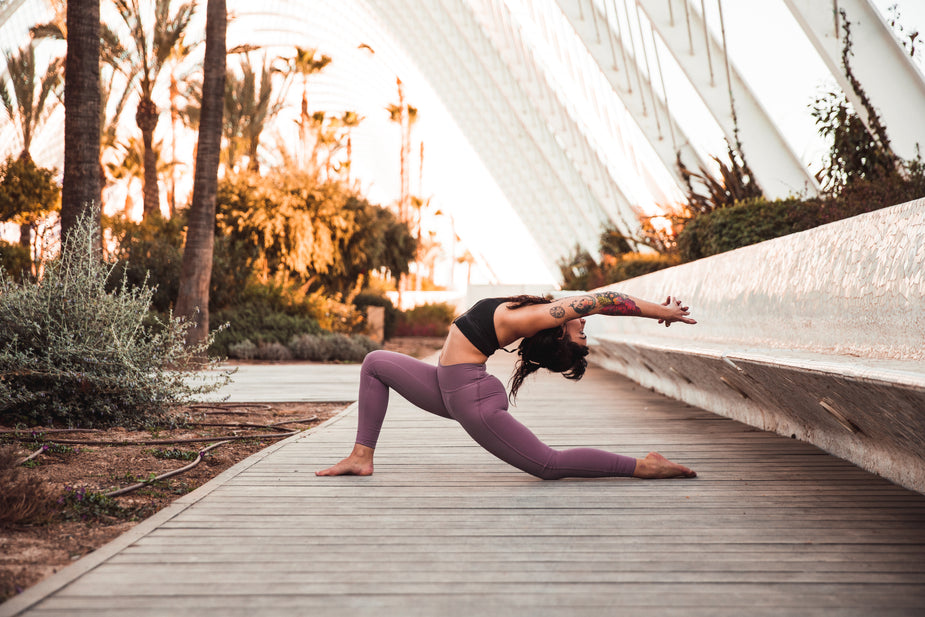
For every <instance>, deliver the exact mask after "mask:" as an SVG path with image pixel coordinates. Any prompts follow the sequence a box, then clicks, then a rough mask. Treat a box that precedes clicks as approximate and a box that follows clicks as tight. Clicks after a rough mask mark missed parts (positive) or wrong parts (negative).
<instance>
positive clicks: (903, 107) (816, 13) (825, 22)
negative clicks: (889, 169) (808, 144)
mask: <svg viewBox="0 0 925 617" xmlns="http://www.w3.org/2000/svg"><path fill="white" fill-rule="evenodd" d="M784 4H786V5H787V8H789V9H790V12H791V13H792V14H793V16H794V18H796V21H797V23H798V24H799V25H800V27H801V28H803V31H804V32H805V33H806V36H807V37H808V38H809V40H810V42H811V43H812V44H813V46H814V47H815V48H816V51H818V52H819V55H820V56H821V57H822V60H823V61H824V62H825V64H826V66H827V67H828V69H829V71H830V72H831V73H832V75H833V76H834V77H835V79H836V80H838V85H839V86H840V87H841V89H842V90H844V92H845V94H846V95H847V97H848V100H849V101H851V104H852V105H853V106H854V109H855V110H856V111H857V113H858V115H860V116H861V119H862V120H863V121H864V123H865V124H868V119H867V112H866V110H865V109H864V108H863V107H862V106H861V104H860V99H859V97H858V96H857V95H856V94H855V93H854V90H853V89H852V88H851V84H850V83H849V82H848V78H847V77H846V76H845V71H844V68H843V66H842V47H843V43H842V39H843V38H844V29H843V27H842V24H843V19H842V17H841V15H840V12H841V11H844V12H845V15H846V16H847V19H848V21H849V22H851V40H852V42H853V49H852V50H853V52H854V54H853V55H852V56H851V59H850V63H851V70H852V72H853V73H854V75H855V77H857V79H858V81H860V83H861V86H862V87H863V88H864V91H865V92H866V93H867V97H868V98H869V99H870V101H871V103H872V104H873V106H874V108H875V109H876V110H877V113H878V114H879V116H880V119H881V121H882V123H883V124H884V125H885V126H886V129H887V135H888V136H889V138H890V142H891V145H892V147H893V151H894V152H896V154H898V155H899V156H901V157H903V158H906V159H911V158H914V157H915V154H916V152H915V147H916V144H918V145H919V146H920V147H922V148H925V77H923V75H922V72H921V71H920V70H919V68H918V67H917V66H916V65H915V63H913V62H912V59H911V58H910V57H909V54H908V53H907V52H906V51H905V50H904V49H903V47H902V45H900V44H899V42H897V40H896V38H895V37H894V36H893V33H892V32H891V31H890V28H889V26H888V25H887V24H886V23H885V22H884V21H883V19H882V18H881V17H880V14H879V13H878V12H877V9H876V8H874V7H873V6H871V4H870V2H869V0H838V2H835V1H834V0H828V1H823V0H784ZM868 127H869V124H868Z"/></svg>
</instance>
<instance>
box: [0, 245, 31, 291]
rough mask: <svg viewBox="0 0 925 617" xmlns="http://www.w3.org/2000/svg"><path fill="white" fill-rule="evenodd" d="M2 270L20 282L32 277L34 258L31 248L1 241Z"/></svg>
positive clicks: (0, 262)
mask: <svg viewBox="0 0 925 617" xmlns="http://www.w3.org/2000/svg"><path fill="white" fill-rule="evenodd" d="M0 268H2V269H3V271H4V272H6V273H7V275H8V276H10V277H12V278H13V279H15V280H16V281H18V282H22V281H24V280H26V279H28V278H30V277H31V276H32V256H31V255H30V254H29V248H28V247H25V246H23V245H21V244H10V243H8V242H4V241H2V240H0Z"/></svg>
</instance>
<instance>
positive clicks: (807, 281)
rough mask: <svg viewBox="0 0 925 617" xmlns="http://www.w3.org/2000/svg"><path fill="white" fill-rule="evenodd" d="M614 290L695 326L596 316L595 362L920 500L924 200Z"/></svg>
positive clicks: (591, 325)
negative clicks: (688, 318) (679, 314)
mask: <svg viewBox="0 0 925 617" xmlns="http://www.w3.org/2000/svg"><path fill="white" fill-rule="evenodd" d="M610 289H615V290H619V291H622V292H625V293H629V294H631V295H634V296H637V297H641V298H645V299H648V300H657V301H661V300H664V298H665V297H666V296H667V295H668V294H671V295H675V296H678V297H680V298H681V299H682V300H683V301H684V302H685V303H687V304H689V305H690V307H691V312H692V316H693V317H695V318H696V319H697V320H698V322H699V323H698V324H697V325H695V326H686V325H684V324H675V325H673V326H672V327H670V328H665V327H664V326H659V325H658V324H657V323H656V322H654V321H652V320H647V319H634V318H622V317H616V318H610V317H593V318H592V319H590V320H588V324H587V327H586V332H587V333H588V334H589V337H590V338H591V341H592V344H593V350H594V351H593V353H592V356H591V357H592V359H593V360H595V361H596V362H597V363H599V364H601V365H603V366H605V367H607V368H610V369H612V370H615V371H618V372H620V373H623V374H625V375H627V376H629V377H630V378H632V379H634V380H636V381H638V382H640V383H642V384H643V385H645V386H647V387H651V388H653V389H655V390H658V391H660V392H663V393H665V394H667V395H669V396H672V397H675V398H679V399H682V400H685V401H687V402H689V403H691V404H693V405H697V406H699V407H703V408H705V409H709V410H711V411H714V412H715V413H718V414H721V415H725V416H728V417H731V418H734V419H736V420H739V421H742V422H745V423H747V424H750V425H752V426H757V427H759V428H762V429H765V430H771V431H775V432H778V433H780V434H784V435H789V436H794V437H796V438H799V439H803V440H805V441H808V442H811V443H814V444H816V445H817V446H819V447H821V448H823V449H824V450H826V451H828V452H831V453H833V454H836V455H838V456H841V457H843V458H845V459H847V460H850V461H852V462H854V463H856V464H858V465H860V466H862V467H864V468H865V469H868V470H870V471H873V472H876V473H879V474H881V475H883V476H884V477H887V478H889V479H891V480H893V481H894V482H897V483H899V484H902V485H904V486H907V487H909V488H913V489H915V490H918V491H920V492H925V200H917V201H913V202H910V203H906V204H902V205H899V206H895V207H892V208H887V209H883V210H880V211H877V212H872V213H870V214H866V215H862V216H858V217H854V218H852V219H848V220H845V221H839V222H837V223H832V224H830V225H826V226H823V227H819V228H816V229H812V230H809V231H805V232H802V233H799V234H794V235H792V236H787V237H784V238H778V239H775V240H770V241H768V242H763V243H761V244H758V245H754V246H750V247H745V248H742V249H738V250H736V251H731V252H729V253H724V254H721V255H716V256H713V257H710V258H707V259H702V260H699V261H696V262H693V263H689V264H684V265H682V266H678V267H675V268H671V269H668V270H662V271H660V272H655V273H652V274H649V275H646V276H643V277H639V278H637V279H633V280H631V281H625V282H622V283H619V284H616V285H613V286H611V287H610Z"/></svg>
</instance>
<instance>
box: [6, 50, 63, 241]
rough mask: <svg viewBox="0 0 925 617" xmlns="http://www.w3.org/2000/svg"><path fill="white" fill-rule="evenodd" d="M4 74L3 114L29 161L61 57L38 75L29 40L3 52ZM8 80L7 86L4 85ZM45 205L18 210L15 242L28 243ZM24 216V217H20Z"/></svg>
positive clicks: (55, 83) (57, 81)
mask: <svg viewBox="0 0 925 617" xmlns="http://www.w3.org/2000/svg"><path fill="white" fill-rule="evenodd" d="M5 56H6V77H5V78H4V79H3V80H0V99H2V101H3V111H4V112H6V116H7V117H8V118H9V119H10V121H12V122H13V123H15V124H16V125H17V128H18V129H19V135H20V138H21V139H22V152H21V153H20V155H19V158H20V159H22V160H24V161H26V160H28V161H31V160H32V156H31V154H30V152H29V150H30V148H31V147H32V140H33V138H34V137H35V133H36V131H37V130H38V128H39V127H40V126H41V124H42V122H43V120H44V119H45V118H46V117H47V115H48V112H49V111H50V110H51V108H52V106H53V105H54V103H56V102H57V101H56V100H54V99H49V97H50V96H51V95H52V94H53V93H54V92H55V90H57V89H58V87H59V85H60V84H61V69H62V67H63V66H64V59H63V58H55V59H54V60H52V61H51V62H50V63H49V64H48V67H47V68H46V69H45V73H44V74H43V75H41V76H39V75H38V74H37V72H36V68H37V67H36V65H35V48H34V47H33V45H32V42H31V41H30V42H29V43H27V44H26V45H25V46H24V47H22V48H20V50H19V51H18V52H17V53H15V54H11V53H7V54H5ZM7 80H9V84H10V86H12V89H10V88H9V87H8V86H7ZM47 206H48V207H46V208H39V209H30V212H23V213H21V217H20V220H21V221H22V222H21V224H20V226H19V242H20V244H21V245H22V246H24V247H27V248H28V247H29V246H31V244H32V227H33V226H34V225H35V223H36V221H37V220H38V219H39V218H41V217H42V216H44V215H45V214H47V212H48V211H49V210H51V209H52V208H51V207H50V206H51V204H47ZM23 217H24V218H23Z"/></svg>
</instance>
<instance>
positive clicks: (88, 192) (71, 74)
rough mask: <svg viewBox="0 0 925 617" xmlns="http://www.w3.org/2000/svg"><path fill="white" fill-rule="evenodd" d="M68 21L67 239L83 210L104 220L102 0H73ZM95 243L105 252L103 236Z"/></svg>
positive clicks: (96, 220) (64, 229)
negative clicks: (101, 105) (101, 89)
mask: <svg viewBox="0 0 925 617" xmlns="http://www.w3.org/2000/svg"><path fill="white" fill-rule="evenodd" d="M67 25H68V33H67V58H66V60H65V65H64V110H65V113H64V181H63V186H62V189H61V236H62V238H64V237H67V235H68V234H69V233H70V232H71V231H72V230H73V229H74V226H75V224H76V223H77V220H78V218H80V216H81V215H82V214H84V213H87V212H89V214H90V216H91V217H92V220H93V229H99V225H100V206H101V187H102V182H101V180H102V178H101V176H100V60H99V58H100V0H69V1H68V3H67ZM96 248H97V250H100V251H101V244H100V240H99V236H97V241H96Z"/></svg>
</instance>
